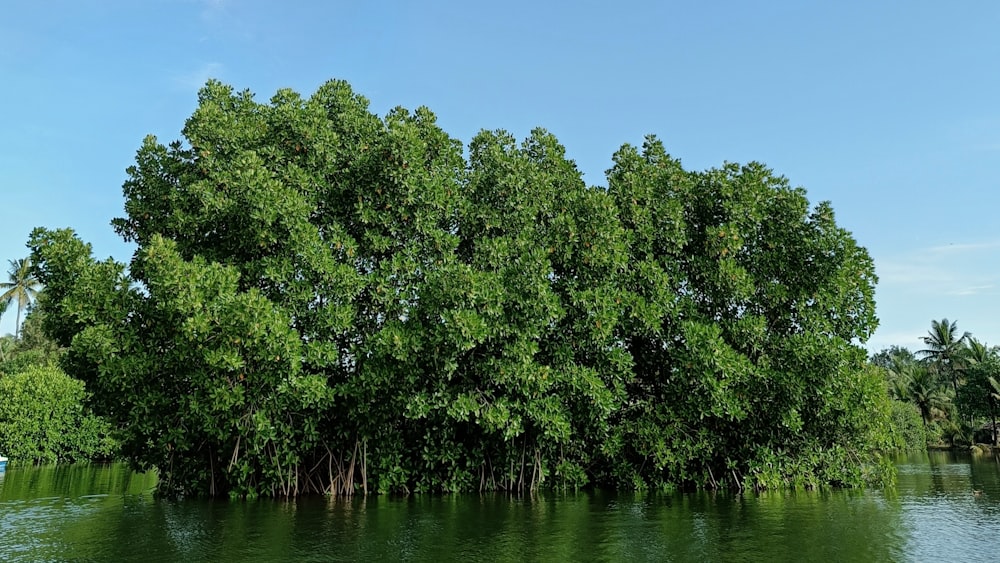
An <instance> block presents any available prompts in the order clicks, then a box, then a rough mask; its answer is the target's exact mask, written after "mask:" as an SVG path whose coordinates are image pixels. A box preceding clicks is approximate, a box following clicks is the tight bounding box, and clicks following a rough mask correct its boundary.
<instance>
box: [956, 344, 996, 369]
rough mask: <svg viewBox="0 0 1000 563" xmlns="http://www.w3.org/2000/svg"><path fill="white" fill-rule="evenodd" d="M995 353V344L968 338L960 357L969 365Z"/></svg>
mask: <svg viewBox="0 0 1000 563" xmlns="http://www.w3.org/2000/svg"><path fill="white" fill-rule="evenodd" d="M996 354H997V347H996V346H987V345H986V343H985V342H983V341H981V340H979V339H978V338H970V339H969V340H968V341H967V342H966V343H965V350H963V351H962V359H963V360H965V362H966V363H968V364H969V365H975V364H981V363H983V362H985V361H987V360H989V359H990V358H992V357H993V356H995V355H996Z"/></svg>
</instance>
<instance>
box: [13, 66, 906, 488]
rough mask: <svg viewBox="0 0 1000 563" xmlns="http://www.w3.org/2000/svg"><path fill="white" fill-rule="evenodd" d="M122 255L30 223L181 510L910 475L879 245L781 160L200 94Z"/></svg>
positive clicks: (121, 413) (121, 227) (77, 326)
mask: <svg viewBox="0 0 1000 563" xmlns="http://www.w3.org/2000/svg"><path fill="white" fill-rule="evenodd" d="M183 135H184V138H185V141H183V142H180V141H178V142H174V143H171V144H170V145H168V146H164V145H161V144H159V143H158V142H157V140H156V139H154V138H147V139H146V141H145V142H144V143H143V145H142V147H141V149H140V150H139V151H138V154H137V156H136V163H135V165H134V166H133V167H131V168H130V169H129V179H128V181H127V182H126V183H125V185H124V195H125V199H126V204H125V207H126V212H127V217H125V218H122V219H117V220H115V221H114V228H115V230H116V231H117V232H118V233H119V234H120V235H121V236H122V237H123V238H124V239H125V240H126V241H130V242H134V243H136V244H137V245H138V250H137V251H136V253H135V255H134V257H133V259H132V260H131V262H130V263H129V264H123V263H118V262H115V261H113V260H110V259H109V260H104V261H97V260H95V259H94V258H93V257H92V255H91V249H90V246H89V245H87V244H85V243H84V242H83V241H81V240H80V239H79V238H77V237H76V235H75V234H74V233H73V232H72V231H71V230H45V229H38V230H36V231H35V232H34V233H33V234H32V236H31V239H30V243H29V246H30V248H31V249H32V259H33V261H34V264H35V271H36V273H37V276H38V278H39V280H40V281H41V282H42V283H44V285H45V291H44V292H43V293H42V295H41V297H40V299H39V307H40V308H41V309H42V310H44V311H45V312H46V315H45V325H44V326H45V330H46V332H47V334H49V335H50V336H51V337H53V338H54V339H55V341H56V342H57V343H58V344H59V345H61V346H64V347H66V348H67V353H66V355H65V357H64V360H63V363H62V365H63V366H64V368H65V369H66V370H67V372H68V373H70V374H72V375H73V376H75V377H78V378H81V379H83V380H84V381H85V382H86V384H87V388H88V390H89V391H90V392H92V393H93V397H92V401H91V404H92V405H93V406H94V408H95V409H96V410H97V412H98V413H100V414H102V415H104V416H106V417H108V419H109V420H110V421H112V423H113V424H114V425H115V426H116V427H117V428H118V429H119V431H120V438H121V442H122V448H123V449H122V453H123V455H124V456H125V457H126V458H128V459H130V460H131V461H132V462H133V464H134V465H135V466H137V467H139V468H150V467H155V468H157V469H158V470H159V472H160V477H161V478H160V484H161V489H162V491H163V492H164V493H168V494H201V495H226V494H229V495H232V496H254V495H297V494H306V493H327V494H334V495H350V494H357V493H360V492H410V491H475V490H507V491H526V490H530V489H534V488H537V487H567V488H576V487H580V486H584V485H588V484H590V485H598V486H605V487H617V488H624V489H645V488H655V487H673V486H682V487H705V488H719V487H733V488H755V489H762V488H775V487H815V486H825V485H843V486H869V485H875V486H878V485H882V484H885V483H887V482H891V480H892V478H893V472H892V468H891V465H890V464H889V463H888V462H887V461H885V460H884V458H883V456H880V455H879V452H880V451H884V450H887V449H890V448H893V447H896V446H897V445H898V443H899V439H898V437H897V434H896V433H895V432H894V431H893V428H892V426H891V404H890V401H889V398H888V396H887V393H886V390H885V383H884V379H883V377H882V372H880V371H879V370H878V369H877V368H875V367H873V366H872V365H870V364H869V363H868V362H867V361H866V359H867V358H866V354H865V352H864V350H863V349H862V348H860V347H859V345H858V344H859V343H860V342H863V341H864V340H866V339H867V338H868V337H869V336H870V334H871V333H872V331H873V330H874V329H875V326H876V319H875V316H874V302H873V284H874V282H875V275H874V269H873V264H872V260H871V258H870V257H869V255H868V253H867V251H866V250H865V249H864V248H862V247H860V246H858V245H857V244H856V242H855V240H854V239H853V238H852V236H851V234H850V233H848V232H847V231H845V230H844V229H842V228H840V227H838V226H837V224H836V223H835V221H834V216H833V211H832V209H831V207H830V205H829V204H827V203H820V204H819V205H816V206H815V207H813V206H811V205H810V203H809V202H808V200H807V199H806V195H805V191H804V190H803V189H801V188H792V187H790V186H789V184H788V182H787V181H786V180H785V179H784V178H782V177H779V176H775V175H774V174H773V173H772V172H771V171H770V170H769V169H767V168H766V167H764V166H762V165H760V164H756V163H752V164H748V165H742V166H741V165H736V164H725V165H724V166H722V167H721V168H718V169H711V170H707V171H703V172H692V171H687V170H685V169H684V168H682V166H681V163H680V162H679V161H678V160H677V159H674V158H672V157H671V156H669V155H668V154H667V153H666V152H665V150H664V147H663V145H662V144H661V143H660V142H659V141H657V140H656V139H655V138H652V137H650V138H648V139H647V140H646V142H645V143H644V144H643V146H642V147H641V148H636V147H633V146H630V145H624V146H623V147H622V148H621V149H620V150H619V151H618V152H617V153H615V155H614V163H613V166H612V168H611V169H610V170H609V171H608V172H607V181H608V185H607V187H601V188H595V187H588V186H586V185H585V184H584V182H583V180H582V177H581V174H580V172H579V170H578V169H577V168H576V166H575V164H574V163H573V162H572V161H571V160H568V159H567V158H566V155H565V150H564V148H563V147H562V146H561V145H560V144H559V143H558V142H557V140H556V139H555V138H554V137H553V136H552V135H551V134H549V133H546V132H545V131H543V130H535V131H533V132H532V133H531V135H530V136H529V137H528V138H527V139H525V140H524V141H523V142H521V143H518V142H516V141H515V139H514V138H513V137H512V136H511V135H509V134H508V133H505V132H502V131H495V132H490V131H483V132H481V133H480V134H478V135H477V136H476V137H475V138H474V139H473V140H472V142H471V143H470V144H469V145H468V152H467V156H465V155H464V154H463V145H462V143H461V142H460V141H458V140H456V139H453V138H451V137H449V136H448V135H447V134H446V133H445V132H444V131H442V130H441V129H440V128H438V126H437V125H436V120H435V117H434V115H433V114H432V113H431V112H430V111H429V110H427V109H425V108H421V109H418V110H416V111H415V112H410V111H407V110H405V109H395V110H393V111H391V112H389V114H388V115H386V116H385V117H379V116H377V115H374V114H372V113H371V112H370V111H369V110H368V104H367V101H366V100H365V99H364V98H362V97H361V96H359V95H357V94H355V93H354V92H353V91H352V90H351V88H350V86H349V85H348V84H346V83H344V82H340V81H332V82H329V83H327V84H326V85H324V86H323V87H321V88H320V89H319V90H318V91H317V92H316V93H315V94H314V95H313V96H312V97H310V98H308V99H303V98H301V97H300V96H299V95H297V94H296V93H294V92H291V91H288V90H282V91H279V92H278V93H277V94H276V95H275V96H274V97H273V98H272V99H271V101H270V103H267V104H261V103H257V102H256V101H255V100H254V99H253V96H252V95H251V94H250V93H248V92H234V91H233V90H232V89H231V88H229V87H227V86H224V85H222V84H220V83H218V82H209V83H208V85H207V86H206V87H205V88H204V89H203V90H202V91H201V92H200V94H199V106H198V108H197V110H196V111H195V112H194V114H193V115H192V116H191V118H190V119H189V120H188V121H187V123H186V125H185V126H184V129H183Z"/></svg>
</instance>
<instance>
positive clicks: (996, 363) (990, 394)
mask: <svg viewBox="0 0 1000 563" xmlns="http://www.w3.org/2000/svg"><path fill="white" fill-rule="evenodd" d="M965 380H966V382H965V385H963V386H962V387H961V388H960V389H959V392H958V395H957V396H956V403H957V404H958V406H959V408H960V409H961V411H962V412H963V413H964V414H966V415H967V416H969V417H972V418H973V420H975V418H978V419H979V420H980V421H982V420H983V419H984V418H985V419H988V420H989V421H990V433H991V437H992V443H993V445H1000V441H998V436H997V414H998V410H1000V402H998V401H1000V385H998V380H1000V356H998V354H996V353H995V352H993V353H989V354H988V355H986V356H985V357H984V358H982V359H980V360H977V361H975V362H973V363H971V364H970V365H969V367H968V369H967V370H966V372H965Z"/></svg>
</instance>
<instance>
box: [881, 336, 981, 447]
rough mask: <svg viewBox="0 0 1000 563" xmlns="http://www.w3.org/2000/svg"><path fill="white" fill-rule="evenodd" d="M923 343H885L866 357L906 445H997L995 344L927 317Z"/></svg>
mask: <svg viewBox="0 0 1000 563" xmlns="http://www.w3.org/2000/svg"><path fill="white" fill-rule="evenodd" d="M923 342H924V348H923V349H921V350H918V351H917V352H916V353H914V352H913V351H912V350H910V349H908V348H905V347H902V346H890V347H888V348H885V349H883V350H881V351H879V352H878V353H876V354H874V355H873V356H872V358H871V362H872V364H874V365H876V366H878V367H879V368H880V369H882V370H883V374H884V377H885V380H886V383H887V385H888V389H889V394H890V396H891V397H892V398H893V402H894V406H893V411H894V413H895V414H894V420H895V421H896V422H895V423H894V426H896V427H897V429H899V431H900V434H901V435H903V436H904V437H905V442H906V444H908V445H909V447H920V448H923V447H925V446H952V447H964V448H969V447H974V448H976V449H982V448H980V447H979V446H989V447H995V446H997V445H1000V436H998V432H997V430H998V429H997V418H998V417H1000V348H998V347H997V346H990V345H988V344H986V343H984V342H982V341H980V340H978V339H976V338H974V337H973V336H972V334H971V333H969V332H963V333H961V334H959V332H958V323H957V322H954V321H949V320H948V319H941V320H940V321H931V329H930V330H929V331H928V332H927V336H925V337H923Z"/></svg>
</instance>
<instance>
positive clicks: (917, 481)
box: [0, 452, 1000, 561]
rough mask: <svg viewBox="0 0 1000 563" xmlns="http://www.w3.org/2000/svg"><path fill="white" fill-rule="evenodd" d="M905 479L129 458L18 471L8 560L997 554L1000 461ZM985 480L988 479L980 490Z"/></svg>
mask: <svg viewBox="0 0 1000 563" xmlns="http://www.w3.org/2000/svg"><path fill="white" fill-rule="evenodd" d="M898 467H899V478H898V486H897V488H896V489H895V490H893V491H887V492H879V491H867V492H865V491H818V492H797V493H766V494H761V495H738V494H729V493H708V492H701V493H691V494H619V495H616V494H609V493H603V492H587V493H578V494H556V493H547V494H540V495H535V496H529V497H511V496H507V495H501V494H498V495H482V496H480V495H449V496H413V497H406V498H398V497H384V496H383V497H370V498H368V499H352V500H344V499H327V498H309V499H301V500H297V501H293V502H283V501H271V500H262V501H255V502H228V501H214V502H211V501H193V500H189V501H179V502H164V501H157V500H153V498H152V497H151V495H150V492H151V490H152V487H153V485H154V484H155V476H152V475H141V474H132V473H130V472H128V471H126V470H125V469H124V468H123V467H121V466H73V467H58V468H40V469H23V470H22V469H17V468H15V469H13V470H8V473H7V475H6V476H5V477H4V478H0V553H2V554H3V557H4V559H5V560H15V561H16V560H25V561H37V560H64V559H74V560H91V561H114V560H136V559H142V560H146V561H157V560H163V561H176V560H213V561H246V560H291V559H294V560H297V561H357V560H413V561H448V560H462V561H476V560H482V561H503V560H517V561H521V560H545V561H549V560H556V561H570V560H571V561H590V560H604V561H623V560H624V561H709V560H710V561H802V560H811V561H815V560H830V561H900V560H931V559H946V560H963V561H975V560H984V561H985V560H990V559H992V555H993V551H992V550H991V549H989V547H990V545H989V542H991V541H993V538H996V537H998V532H1000V523H998V522H1000V520H998V518H997V517H998V516H1000V465H998V462H997V459H996V458H993V457H990V456H986V457H980V458H975V459H973V458H971V457H969V456H956V455H954V454H950V453H946V452H932V453H929V454H918V455H913V456H907V457H903V458H900V459H899V460H898ZM977 491H978V492H977Z"/></svg>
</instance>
